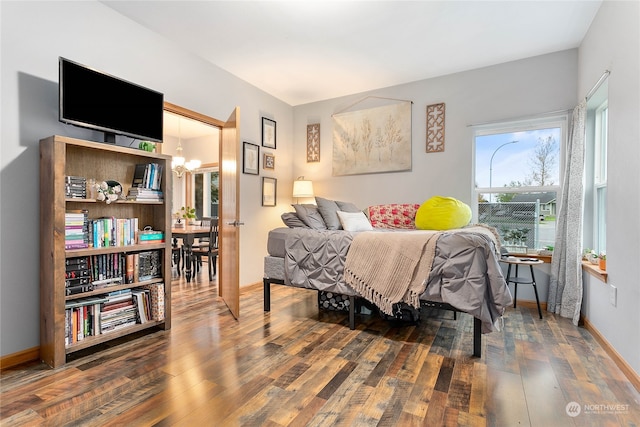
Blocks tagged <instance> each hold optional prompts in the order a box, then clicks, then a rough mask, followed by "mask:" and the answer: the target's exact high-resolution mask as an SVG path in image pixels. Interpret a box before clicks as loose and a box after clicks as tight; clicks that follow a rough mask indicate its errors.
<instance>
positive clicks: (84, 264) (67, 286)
mask: <svg viewBox="0 0 640 427" xmlns="http://www.w3.org/2000/svg"><path fill="white" fill-rule="evenodd" d="M64 290H65V295H75V294H80V293H83V292H89V291H92V290H93V283H91V267H90V265H89V257H77V258H67V259H66V262H65V272H64Z"/></svg>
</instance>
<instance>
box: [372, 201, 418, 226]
mask: <svg viewBox="0 0 640 427" xmlns="http://www.w3.org/2000/svg"><path fill="white" fill-rule="evenodd" d="M419 207H420V205H419V204H413V203H391V204H387V205H374V206H369V220H370V221H371V225H372V226H373V228H404V229H414V228H416V224H415V219H416V211H417V210H418V208H419Z"/></svg>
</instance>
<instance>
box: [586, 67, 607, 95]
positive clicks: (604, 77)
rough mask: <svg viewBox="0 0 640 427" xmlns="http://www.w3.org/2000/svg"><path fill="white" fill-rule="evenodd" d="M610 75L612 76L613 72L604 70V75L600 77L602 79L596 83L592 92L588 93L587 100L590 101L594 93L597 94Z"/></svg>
mask: <svg viewBox="0 0 640 427" xmlns="http://www.w3.org/2000/svg"><path fill="white" fill-rule="evenodd" d="M609 74H611V71H609V70H604V73H602V75H601V76H600V78H599V79H598V81H597V82H596V84H595V85H593V87H592V88H591V90H590V91H589V92H588V93H587V96H585V97H584V99H585V100H587V101H588V100H589V99H590V98H591V97H592V96H593V94H594V93H596V91H597V90H598V88H600V85H601V84H602V83H604V81H605V80H606V78H607V77H609Z"/></svg>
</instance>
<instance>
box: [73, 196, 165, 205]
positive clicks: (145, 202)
mask: <svg viewBox="0 0 640 427" xmlns="http://www.w3.org/2000/svg"><path fill="white" fill-rule="evenodd" d="M65 202H66V203H104V202H101V201H98V200H96V199H76V198H74V199H65ZM114 203H117V204H119V205H120V204H129V205H164V201H155V200H145V201H142V200H118V201H116V202H114Z"/></svg>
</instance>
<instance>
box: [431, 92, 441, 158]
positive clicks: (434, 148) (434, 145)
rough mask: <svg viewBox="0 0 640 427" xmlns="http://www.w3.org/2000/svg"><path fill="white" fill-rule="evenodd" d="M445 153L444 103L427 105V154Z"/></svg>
mask: <svg viewBox="0 0 640 427" xmlns="http://www.w3.org/2000/svg"><path fill="white" fill-rule="evenodd" d="M441 151H444V102H443V103H440V104H433V105H427V153H438V152H441Z"/></svg>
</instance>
